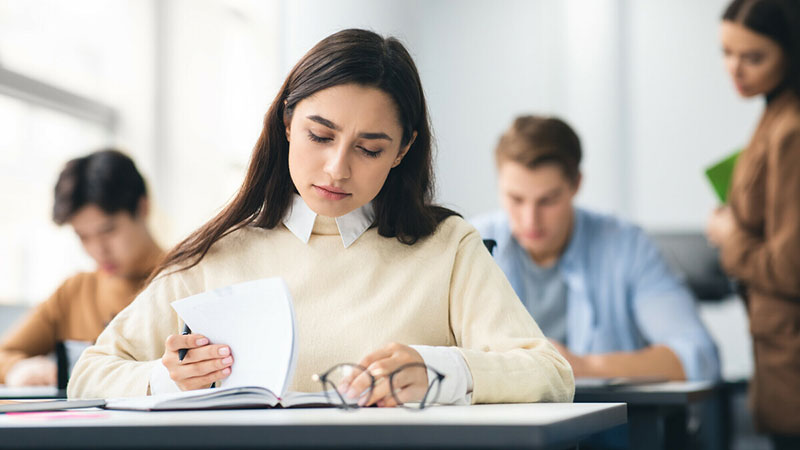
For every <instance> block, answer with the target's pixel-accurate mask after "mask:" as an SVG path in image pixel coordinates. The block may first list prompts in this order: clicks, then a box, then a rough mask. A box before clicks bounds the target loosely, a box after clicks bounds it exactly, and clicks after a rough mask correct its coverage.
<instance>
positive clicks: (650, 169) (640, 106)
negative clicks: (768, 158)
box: [626, 0, 763, 229]
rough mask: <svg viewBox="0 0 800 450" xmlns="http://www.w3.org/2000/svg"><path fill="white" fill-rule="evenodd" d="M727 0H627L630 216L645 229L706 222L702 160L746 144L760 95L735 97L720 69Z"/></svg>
mask: <svg viewBox="0 0 800 450" xmlns="http://www.w3.org/2000/svg"><path fill="white" fill-rule="evenodd" d="M727 3H728V1H727V0H705V1H702V2H698V1H693V0H680V1H669V2H639V1H631V2H628V3H627V4H628V5H629V14H630V16H629V21H630V26H631V29H632V31H631V41H630V42H631V43H630V49H631V52H630V59H629V62H628V66H627V70H628V77H629V79H630V81H631V83H630V93H629V96H628V97H629V99H630V114H629V115H628V117H627V120H628V123H629V125H628V130H629V131H630V143H631V150H632V153H631V155H632V161H631V172H630V173H628V174H626V178H627V180H628V189H630V191H631V193H632V199H633V209H632V210H631V216H632V217H634V218H635V219H636V220H638V221H640V222H641V223H643V224H644V225H646V226H648V227H650V228H659V229H676V228H677V229H682V228H690V229H703V228H704V224H705V221H706V219H707V217H708V214H709V212H710V210H711V209H712V208H713V207H714V206H715V205H716V200H715V198H714V196H713V193H712V190H711V189H710V188H709V185H708V183H707V182H706V180H705V177H704V175H703V170H704V168H705V167H706V166H708V165H710V164H711V163H713V162H715V161H716V160H718V159H721V158H722V157H723V156H724V155H727V154H729V153H731V152H733V151H734V149H737V148H741V147H743V146H744V145H746V144H747V141H748V140H749V136H750V133H751V132H752V131H753V130H754V128H755V125H756V121H757V120H758V115H759V113H760V111H761V110H762V108H763V100H761V99H755V100H750V101H743V100H741V99H739V98H738V96H737V94H736V93H735V91H734V89H733V86H732V84H731V82H730V80H729V78H728V76H727V74H726V73H725V71H724V69H723V62H722V51H721V45H720V43H719V36H718V33H719V17H720V16H721V15H722V10H723V9H724V7H725V5H726V4H727Z"/></svg>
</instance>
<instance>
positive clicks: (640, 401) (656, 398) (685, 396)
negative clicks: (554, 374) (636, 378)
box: [575, 381, 716, 450]
mask: <svg viewBox="0 0 800 450" xmlns="http://www.w3.org/2000/svg"><path fill="white" fill-rule="evenodd" d="M715 387H716V385H715V384H714V383H712V382H710V381H690V382H679V381H673V382H665V383H653V384H642V385H631V386H586V385H583V386H582V385H581V383H579V382H577V381H576V388H575V401H576V402H625V403H627V404H628V423H629V426H628V435H629V443H630V447H631V448H634V449H639V448H643V449H648V450H660V449H673V448H686V447H687V446H688V445H689V444H688V442H689V437H688V436H687V433H686V425H687V422H686V421H687V418H688V413H687V410H688V407H689V405H691V404H693V403H698V402H700V401H703V400H706V399H708V398H710V397H711V395H712V394H713V393H714V389H715Z"/></svg>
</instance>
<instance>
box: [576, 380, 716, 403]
mask: <svg viewBox="0 0 800 450" xmlns="http://www.w3.org/2000/svg"><path fill="white" fill-rule="evenodd" d="M715 386H716V384H715V383H714V382H711V381H669V382H664V383H648V384H634V385H623V386H581V385H580V384H579V383H578V384H576V388H575V401H576V402H624V403H628V404H630V405H687V404H689V403H694V402H697V401H700V400H703V399H705V398H707V397H708V396H709V395H711V393H712V392H713V391H714V388H715Z"/></svg>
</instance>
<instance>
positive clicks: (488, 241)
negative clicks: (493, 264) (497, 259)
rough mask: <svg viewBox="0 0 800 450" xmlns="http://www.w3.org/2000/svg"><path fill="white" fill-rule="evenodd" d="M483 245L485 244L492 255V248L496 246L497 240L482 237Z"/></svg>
mask: <svg viewBox="0 0 800 450" xmlns="http://www.w3.org/2000/svg"><path fill="white" fill-rule="evenodd" d="M483 245H485V246H486V250H489V254H490V255H494V248H495V247H497V241H495V240H494V239H484V240H483Z"/></svg>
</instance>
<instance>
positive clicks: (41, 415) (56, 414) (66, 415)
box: [6, 411, 109, 420]
mask: <svg viewBox="0 0 800 450" xmlns="http://www.w3.org/2000/svg"><path fill="white" fill-rule="evenodd" d="M6 415H7V416H14V417H20V418H23V417H24V418H25V419H37V420H64V419H104V418H106V417H108V416H109V414H108V413H106V412H96V411H92V412H88V411H45V412H15V413H6Z"/></svg>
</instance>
